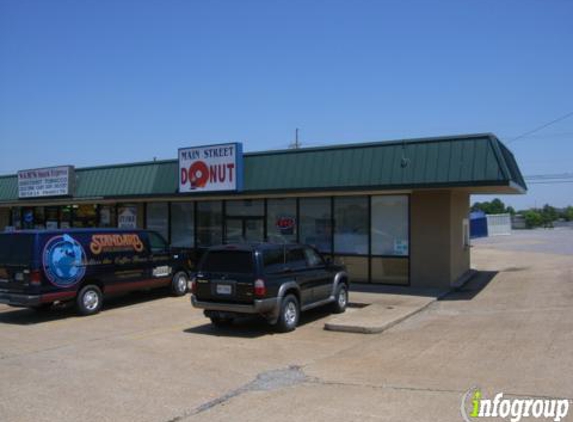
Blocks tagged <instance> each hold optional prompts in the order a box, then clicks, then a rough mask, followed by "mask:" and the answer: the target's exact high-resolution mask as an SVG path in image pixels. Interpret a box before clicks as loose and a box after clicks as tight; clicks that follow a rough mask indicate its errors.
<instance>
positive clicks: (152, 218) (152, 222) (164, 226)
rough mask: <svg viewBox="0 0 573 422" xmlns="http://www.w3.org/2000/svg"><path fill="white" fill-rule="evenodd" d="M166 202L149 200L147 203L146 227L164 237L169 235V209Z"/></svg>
mask: <svg viewBox="0 0 573 422" xmlns="http://www.w3.org/2000/svg"><path fill="white" fill-rule="evenodd" d="M167 205H168V204H167V202H149V203H148V204H147V221H146V227H147V228H148V229H149V230H155V231H156V232H157V233H159V234H160V235H161V236H163V238H164V239H167V236H168V235H169V231H168V227H169V210H168V208H167Z"/></svg>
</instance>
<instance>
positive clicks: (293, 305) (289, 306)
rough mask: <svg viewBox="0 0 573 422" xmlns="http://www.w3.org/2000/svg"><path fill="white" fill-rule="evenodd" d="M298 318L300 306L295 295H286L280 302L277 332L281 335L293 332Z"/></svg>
mask: <svg viewBox="0 0 573 422" xmlns="http://www.w3.org/2000/svg"><path fill="white" fill-rule="evenodd" d="M299 318H300V306H299V304H298V299H297V298H296V296H295V295H292V294H289V295H286V296H285V297H284V298H283V300H282V302H281V309H280V313H279V319H278V321H277V330H278V331H280V332H281V333H288V332H289V331H293V330H294V329H295V328H296V326H297V325H298V320H299Z"/></svg>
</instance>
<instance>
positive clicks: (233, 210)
mask: <svg viewBox="0 0 573 422" xmlns="http://www.w3.org/2000/svg"><path fill="white" fill-rule="evenodd" d="M225 212H226V214H227V216H228V217H262V216H263V215H264V214H265V207H264V202H263V200H262V199H245V200H238V201H227V202H226V203H225Z"/></svg>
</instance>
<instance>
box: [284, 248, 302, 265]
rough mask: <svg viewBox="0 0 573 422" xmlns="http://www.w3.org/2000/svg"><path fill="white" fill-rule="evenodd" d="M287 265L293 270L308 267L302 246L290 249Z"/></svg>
mask: <svg viewBox="0 0 573 422" xmlns="http://www.w3.org/2000/svg"><path fill="white" fill-rule="evenodd" d="M287 266H288V267H290V268H291V269H293V270H300V269H304V268H306V257H305V256H304V250H303V249H302V248H293V249H289V251H288V252H287Z"/></svg>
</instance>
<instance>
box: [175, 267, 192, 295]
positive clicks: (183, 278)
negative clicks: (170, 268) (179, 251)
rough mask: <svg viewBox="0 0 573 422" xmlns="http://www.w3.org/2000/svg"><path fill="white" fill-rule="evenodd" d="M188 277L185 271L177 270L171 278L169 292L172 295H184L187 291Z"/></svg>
mask: <svg viewBox="0 0 573 422" xmlns="http://www.w3.org/2000/svg"><path fill="white" fill-rule="evenodd" d="M188 281H189V277H188V276H187V273H186V272H185V271H178V272H176V273H175V275H174V276H173V279H172V280H171V293H172V294H173V296H184V295H185V294H186V293H187V282H188Z"/></svg>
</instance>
